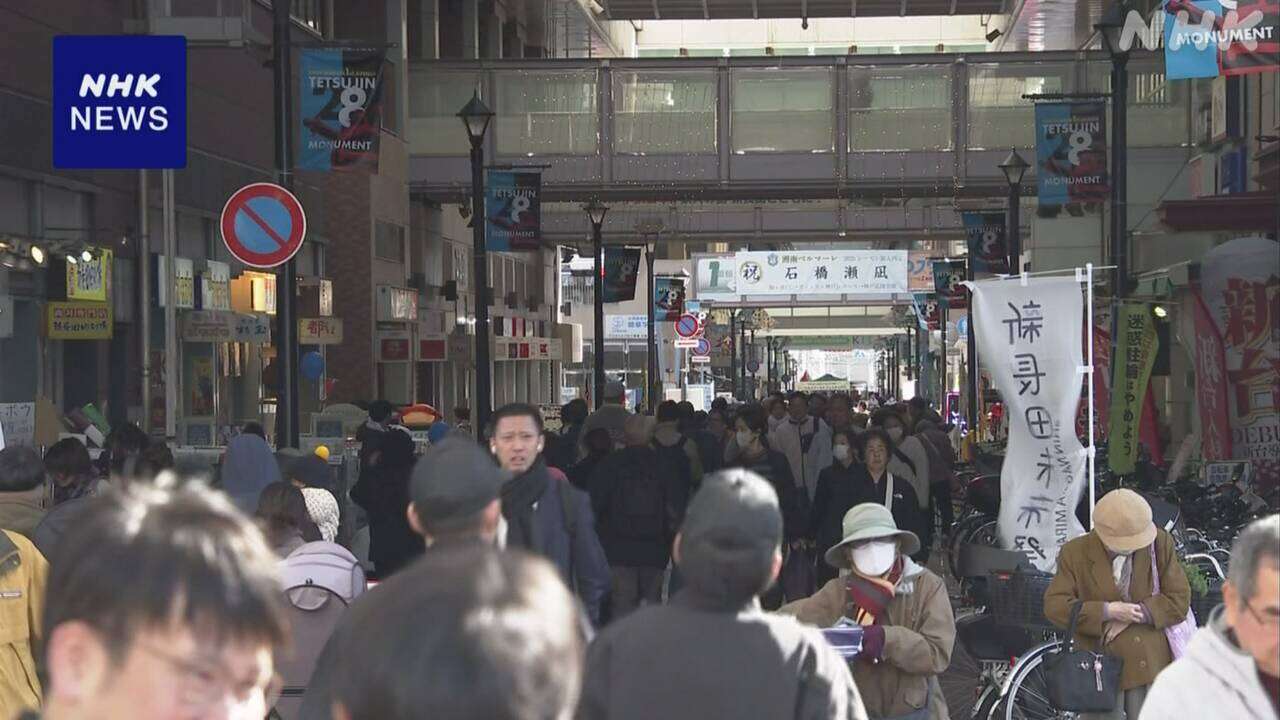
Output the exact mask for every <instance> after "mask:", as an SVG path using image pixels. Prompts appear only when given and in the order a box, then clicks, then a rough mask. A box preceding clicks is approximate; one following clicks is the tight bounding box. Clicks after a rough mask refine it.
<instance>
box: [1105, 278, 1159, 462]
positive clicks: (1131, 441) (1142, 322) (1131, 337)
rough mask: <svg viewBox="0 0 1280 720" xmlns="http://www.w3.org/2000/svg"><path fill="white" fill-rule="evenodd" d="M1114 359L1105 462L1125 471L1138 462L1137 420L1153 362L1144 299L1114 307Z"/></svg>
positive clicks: (1150, 327)
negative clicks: (1139, 301)
mask: <svg viewBox="0 0 1280 720" xmlns="http://www.w3.org/2000/svg"><path fill="white" fill-rule="evenodd" d="M1115 341H1116V343H1115V359H1114V361H1113V363H1112V365H1111V371H1112V375H1111V410H1110V412H1109V414H1110V416H1111V418H1110V419H1111V429H1110V430H1109V431H1108V432H1107V437H1108V438H1110V445H1109V446H1108V448H1107V464H1108V465H1109V466H1110V467H1111V472H1114V473H1116V474H1117V475H1127V474H1129V473H1131V472H1133V471H1134V468H1135V467H1136V466H1137V462H1138V443H1139V438H1138V424H1139V423H1140V422H1141V421H1142V401H1143V397H1144V396H1145V395H1146V393H1147V383H1148V382H1149V381H1150V380H1151V368H1152V366H1154V365H1155V362H1156V345H1157V343H1158V339H1157V337H1156V326H1155V322H1154V321H1153V320H1152V317H1151V307H1150V306H1149V305H1146V304H1145V303H1125V304H1122V305H1121V306H1120V307H1119V309H1118V310H1116V338H1115Z"/></svg>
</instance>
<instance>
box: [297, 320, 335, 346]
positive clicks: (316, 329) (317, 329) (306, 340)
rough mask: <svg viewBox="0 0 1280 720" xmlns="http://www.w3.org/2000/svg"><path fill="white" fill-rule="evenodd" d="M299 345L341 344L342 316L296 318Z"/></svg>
mask: <svg viewBox="0 0 1280 720" xmlns="http://www.w3.org/2000/svg"><path fill="white" fill-rule="evenodd" d="M298 343H299V344H301V345H340V344H342V318H331V317H326V318H302V319H300V320H298Z"/></svg>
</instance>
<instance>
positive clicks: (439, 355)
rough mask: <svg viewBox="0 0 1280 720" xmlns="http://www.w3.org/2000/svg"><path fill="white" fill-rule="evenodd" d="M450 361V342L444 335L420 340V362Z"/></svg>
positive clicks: (418, 358)
mask: <svg viewBox="0 0 1280 720" xmlns="http://www.w3.org/2000/svg"><path fill="white" fill-rule="evenodd" d="M448 359H449V341H448V339H447V338H445V337H444V336H443V335H439V336H434V337H420V338H418V357H417V360H418V362H443V361H445V360H448Z"/></svg>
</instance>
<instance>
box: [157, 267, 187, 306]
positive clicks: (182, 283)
mask: <svg viewBox="0 0 1280 720" xmlns="http://www.w3.org/2000/svg"><path fill="white" fill-rule="evenodd" d="M156 260H157V261H158V264H157V265H156V267H157V268H159V272H158V273H156V287H157V288H159V296H160V307H169V298H168V293H169V284H168V283H167V282H165V278H166V276H167V269H166V265H167V263H166V261H165V256H164V255H160V256H159V257H157V258H156ZM173 294H174V296H175V297H176V298H177V302H175V303H174V307H176V308H178V309H180V310H181V309H186V310H193V309H195V306H196V275H195V266H194V264H193V263H192V262H191V260H190V258H174V259H173Z"/></svg>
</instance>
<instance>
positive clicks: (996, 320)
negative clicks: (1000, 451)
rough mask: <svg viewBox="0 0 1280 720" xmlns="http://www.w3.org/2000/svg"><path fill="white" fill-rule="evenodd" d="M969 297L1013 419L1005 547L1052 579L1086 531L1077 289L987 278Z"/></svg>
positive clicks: (1004, 479)
mask: <svg viewBox="0 0 1280 720" xmlns="http://www.w3.org/2000/svg"><path fill="white" fill-rule="evenodd" d="M970 289H971V290H972V291H973V294H972V303H973V312H974V313H975V318H976V320H975V322H974V327H975V334H976V335H977V341H978V356H979V357H980V358H982V365H983V368H984V369H985V370H986V371H987V372H988V373H989V374H990V376H991V379H992V382H993V383H994V384H995V386H996V389H997V390H999V391H1000V397H1001V398H1002V399H1003V400H1004V403H1005V408H1006V409H1005V414H1006V416H1007V417H1008V419H1009V445H1008V448H1007V450H1006V452H1005V459H1004V466H1003V467H1002V468H1001V471H1000V498H1001V500H1000V515H999V519H998V523H997V524H998V528H999V531H998V532H999V536H1000V541H1001V543H1002V544H1003V546H1004V547H1006V548H1008V549H1010V550H1016V551H1018V552H1021V553H1024V554H1025V555H1026V556H1027V558H1028V560H1030V561H1031V563H1032V564H1034V565H1035V566H1036V567H1037V568H1039V569H1040V570H1044V571H1048V572H1052V571H1053V570H1054V568H1055V566H1056V565H1057V559H1058V549H1059V548H1060V547H1061V546H1062V544H1063V543H1065V542H1067V541H1068V540H1070V539H1071V538H1073V537H1075V536H1077V535H1079V534H1081V533H1083V532H1084V528H1083V527H1081V525H1080V523H1079V521H1078V520H1076V513H1075V510H1076V504H1077V503H1078V502H1079V500H1080V497H1081V494H1082V493H1083V492H1084V491H1085V489H1086V487H1087V483H1088V477H1087V475H1086V472H1085V460H1086V459H1085V453H1084V449H1083V447H1082V446H1081V444H1080V440H1079V438H1077V437H1076V432H1075V420H1076V405H1077V403H1079V402H1080V388H1081V384H1082V382H1083V374H1082V372H1081V369H1082V365H1083V364H1084V360H1083V359H1082V357H1081V338H1082V332H1083V326H1084V322H1083V320H1084V318H1083V315H1084V301H1083V298H1082V297H1081V291H1080V283H1078V282H1076V281H1075V280H1074V279H1072V278H1033V279H1030V280H1028V281H1026V282H1025V283H1023V282H1020V281H1019V280H1017V279H1011V280H986V281H980V282H976V283H973V284H972V285H971V287H970Z"/></svg>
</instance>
